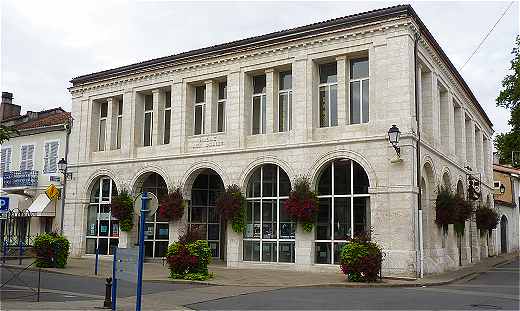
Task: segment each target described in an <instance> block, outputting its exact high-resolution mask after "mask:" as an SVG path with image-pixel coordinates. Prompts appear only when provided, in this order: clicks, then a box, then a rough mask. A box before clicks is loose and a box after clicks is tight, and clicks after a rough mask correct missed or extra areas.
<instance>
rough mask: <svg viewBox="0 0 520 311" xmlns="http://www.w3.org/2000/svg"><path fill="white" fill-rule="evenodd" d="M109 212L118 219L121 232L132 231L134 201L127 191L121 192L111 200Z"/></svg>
mask: <svg viewBox="0 0 520 311" xmlns="http://www.w3.org/2000/svg"><path fill="white" fill-rule="evenodd" d="M110 211H111V213H112V216H114V217H115V218H117V219H119V228H120V229H121V231H125V232H128V231H130V230H132V228H133V227H134V200H133V198H132V196H131V195H130V194H129V193H128V191H126V190H123V191H121V193H120V194H119V195H117V196H115V197H113V198H112V202H111V204H110Z"/></svg>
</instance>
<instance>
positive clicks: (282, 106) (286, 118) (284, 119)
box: [278, 71, 292, 132]
mask: <svg viewBox="0 0 520 311" xmlns="http://www.w3.org/2000/svg"><path fill="white" fill-rule="evenodd" d="M279 77H280V81H279V89H280V90H279V92H278V131H279V132H285V131H290V130H291V127H292V124H291V123H292V122H291V119H292V72H290V71H285V72H280V74H279Z"/></svg>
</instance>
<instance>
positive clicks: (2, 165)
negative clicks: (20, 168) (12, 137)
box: [0, 145, 13, 178]
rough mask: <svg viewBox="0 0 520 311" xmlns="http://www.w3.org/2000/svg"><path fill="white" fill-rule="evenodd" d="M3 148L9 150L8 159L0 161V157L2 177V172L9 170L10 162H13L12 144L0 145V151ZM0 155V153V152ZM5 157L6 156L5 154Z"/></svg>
mask: <svg viewBox="0 0 520 311" xmlns="http://www.w3.org/2000/svg"><path fill="white" fill-rule="evenodd" d="M4 150H9V161H7V162H1V161H2V160H1V158H0V174H2V175H1V176H0V177H2V178H3V174H4V172H10V171H11V163H12V162H13V148H12V146H10V145H9V146H2V148H1V149H0V153H1V152H3V151H4ZM0 156H1V154H0ZM6 157H7V156H6ZM6 167H7V170H6Z"/></svg>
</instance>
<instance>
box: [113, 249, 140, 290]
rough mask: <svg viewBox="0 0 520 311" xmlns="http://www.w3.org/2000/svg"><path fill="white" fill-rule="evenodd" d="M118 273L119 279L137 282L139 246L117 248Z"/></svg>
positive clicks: (116, 276)
mask: <svg viewBox="0 0 520 311" xmlns="http://www.w3.org/2000/svg"><path fill="white" fill-rule="evenodd" d="M116 254H117V258H116V259H115V260H116V275H115V278H117V279H118V280H125V281H127V282H130V283H136V282H137V260H138V259H139V248H137V247H131V248H119V247H118V248H117V252H116Z"/></svg>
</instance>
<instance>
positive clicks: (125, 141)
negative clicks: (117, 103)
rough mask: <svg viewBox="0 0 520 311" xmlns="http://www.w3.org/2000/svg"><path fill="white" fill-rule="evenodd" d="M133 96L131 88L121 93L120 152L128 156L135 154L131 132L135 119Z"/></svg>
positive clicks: (133, 136) (133, 138)
mask: <svg viewBox="0 0 520 311" xmlns="http://www.w3.org/2000/svg"><path fill="white" fill-rule="evenodd" d="M134 100H135V97H134V94H133V92H132V90H128V89H127V90H125V91H124V93H123V126H122V131H123V135H121V153H122V154H123V155H127V156H128V157H133V156H134V154H135V144H136V141H135V135H134V134H133V132H132V131H133V129H134V124H135V123H133V122H134V121H135V117H134V114H135V101H134Z"/></svg>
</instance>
